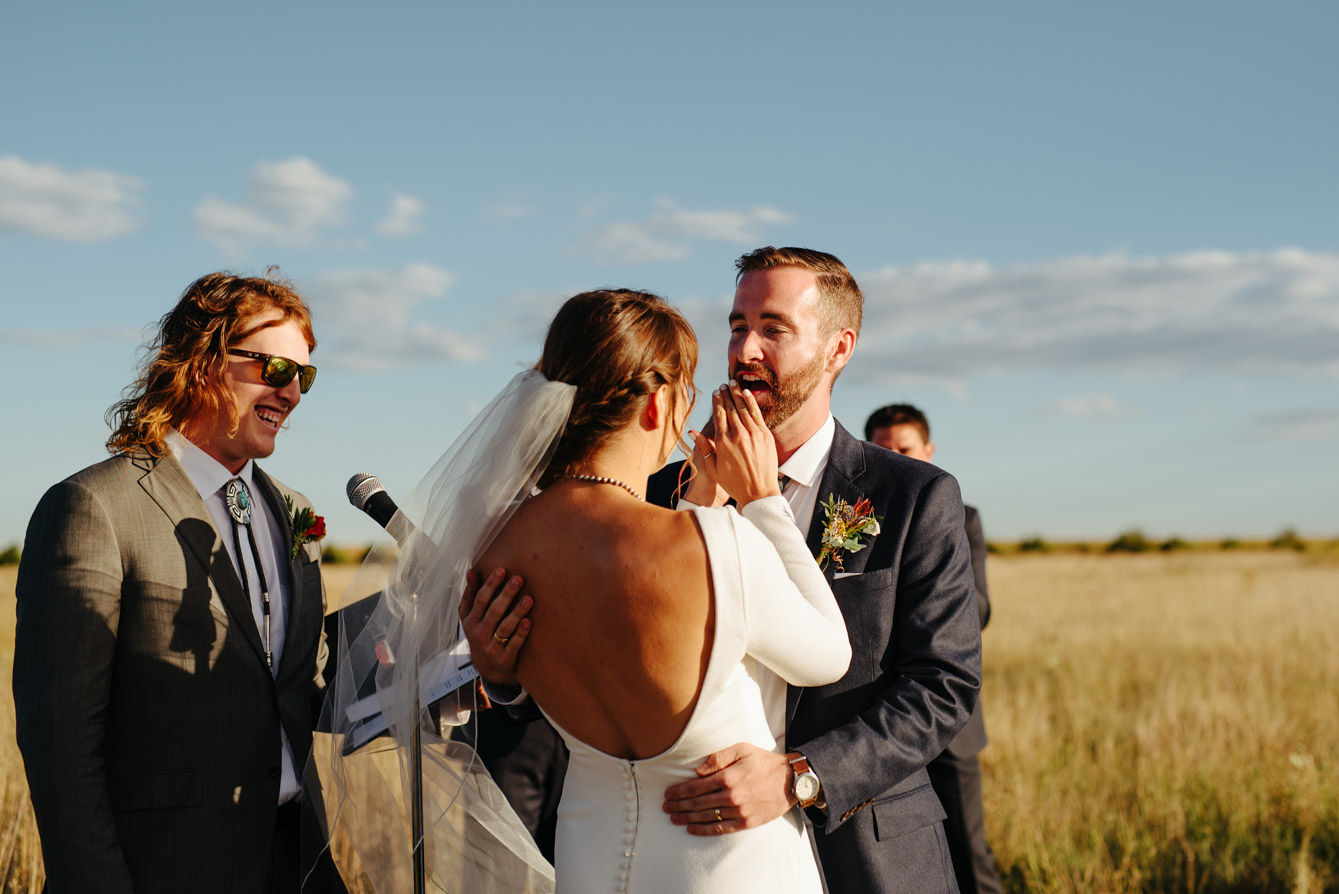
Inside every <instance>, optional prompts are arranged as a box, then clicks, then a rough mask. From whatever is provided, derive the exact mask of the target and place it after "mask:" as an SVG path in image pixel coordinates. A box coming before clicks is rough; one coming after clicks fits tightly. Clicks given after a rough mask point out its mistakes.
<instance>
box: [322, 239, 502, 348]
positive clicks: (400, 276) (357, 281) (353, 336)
mask: <svg viewBox="0 0 1339 894" xmlns="http://www.w3.org/2000/svg"><path fill="white" fill-rule="evenodd" d="M454 279H455V278H454V277H453V276H452V275H451V274H450V273H449V272H448V271H446V270H442V269H441V268H439V267H434V266H433V265H431V264H410V265H408V266H407V267H404V268H401V269H399V270H342V271H336V272H332V273H327V274H325V275H324V276H321V277H319V278H318V279H317V280H316V282H315V284H314V285H313V286H312V288H311V289H310V290H309V295H310V299H311V304H312V315H313V322H314V323H315V325H316V337H317V340H318V341H319V342H320V345H321V348H320V354H321V357H322V358H323V359H322V361H321V362H326V363H329V364H330V365H333V366H343V367H347V368H354V369H366V370H377V371H383V370H389V369H395V368H398V367H400V366H403V365H404V364H406V363H414V362H419V361H436V360H448V361H472V360H478V359H480V358H482V357H483V356H484V354H485V352H484V349H483V347H482V346H481V345H480V344H479V343H478V340H477V339H472V338H470V337H468V336H466V335H462V334H461V333H459V332H456V331H455V330H452V329H446V328H443V327H441V326H437V325H435V324H433V323H431V322H429V321H428V320H426V319H424V318H423V317H422V311H423V309H424V306H425V305H428V304H431V303H433V302H436V301H440V300H442V299H443V298H445V297H446V295H447V293H448V292H449V291H450V289H451V285H452V283H453V282H454Z"/></svg>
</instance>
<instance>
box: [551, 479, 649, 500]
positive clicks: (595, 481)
mask: <svg viewBox="0 0 1339 894" xmlns="http://www.w3.org/2000/svg"><path fill="white" fill-rule="evenodd" d="M563 477H564V478H570V479H571V480H573V481H585V482H587V483H589V484H613V485H615V486H617V487H621V488H623V489H624V490H625V491H627V492H628V493H630V494H632V495H633V496H634V497H636V498H637V499H638V500H641V501H642V502H643V503H645V502H646V498H645V497H643V496H642V495H641V494H639V493H637V492H636V491H635V490H633V489H632V488H631V487H629V486H628V485H626V484H624V483H623V482H622V481H619V480H618V479H617V478H605V477H604V476H603V475H577V474H575V473H573V472H568V473H567V474H566V475H564V476H563Z"/></svg>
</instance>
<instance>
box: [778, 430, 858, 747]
mask: <svg viewBox="0 0 1339 894" xmlns="http://www.w3.org/2000/svg"><path fill="white" fill-rule="evenodd" d="M864 473H865V451H864V448H862V447H861V445H860V442H859V441H857V440H856V439H855V438H853V437H851V435H850V433H849V432H847V431H846V429H844V428H842V424H841V423H840V422H837V423H836V431H835V432H834V433H833V436H832V452H831V453H829V454H828V464H827V466H826V467H824V469H823V476H822V477H821V478H820V479H819V482H818V501H817V503H816V504H815V505H814V517H813V518H812V519H811V520H810V522H809V534H808V536H807V537H805V544H806V545H807V546H808V547H809V552H811V553H813V556H814V558H815V559H817V558H818V553H819V551H820V550H821V549H822V547H823V528H824V517H823V504H824V503H826V502H827V501H828V498H829V497H836V498H837V499H839V500H846V502H848V503H850V504H851V505H853V506H854V505H855V503H856V501H857V500H859V499H860V498H861V496H863V494H861V493H860V492H859V480H860V476H862V475H863V474H864ZM835 573H836V569H835V568H834V567H833V565H832V563H831V562H829V563H828V567H826V568H824V569H823V576H824V577H826V578H827V579H828V584H829V585H831V584H832V578H833V574H835ZM803 692H804V690H803V689H802V688H800V687H796V686H787V687H786V727H787V728H789V727H790V722H791V720H793V719H794V717H795V710H796V708H797V707H798V706H799V702H800V696H801V695H802V694H803Z"/></svg>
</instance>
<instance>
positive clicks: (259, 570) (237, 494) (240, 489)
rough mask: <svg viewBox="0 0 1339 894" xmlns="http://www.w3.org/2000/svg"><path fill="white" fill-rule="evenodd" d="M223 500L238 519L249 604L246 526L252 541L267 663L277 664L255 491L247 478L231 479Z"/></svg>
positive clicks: (237, 544) (236, 534)
mask: <svg viewBox="0 0 1339 894" xmlns="http://www.w3.org/2000/svg"><path fill="white" fill-rule="evenodd" d="M223 502H224V503H225V504H226V505H227V507H228V514H229V515H231V516H232V520H233V521H234V522H236V524H234V525H233V526H232V544H233V548H234V550H235V551H236V553H237V565H238V567H239V569H240V570H241V572H242V573H241V578H242V592H243V593H245V594H246V601H247V604H250V603H251V583H250V580H251V575H249V574H247V573H246V563H245V562H243V561H242V528H246V541H247V543H249V544H251V558H252V560H254V561H255V563H256V576H257V577H259V578H260V610H261V618H262V628H263V633H264V636H265V666H266V667H271V668H272V667H274V657H273V653H271V652H270V587H269V585H268V584H267V583H266V582H265V566H264V565H262V564H261V563H260V550H258V549H257V548H256V533H255V531H253V530H251V492H250V491H249V490H247V489H246V482H244V481H243V480H242V479H240V478H234V479H233V480H231V481H229V482H228V487H227V489H226V490H224V492H223Z"/></svg>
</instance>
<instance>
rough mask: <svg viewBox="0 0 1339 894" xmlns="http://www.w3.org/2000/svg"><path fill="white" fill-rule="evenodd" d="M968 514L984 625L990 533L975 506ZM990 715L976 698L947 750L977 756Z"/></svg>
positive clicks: (987, 620)
mask: <svg viewBox="0 0 1339 894" xmlns="http://www.w3.org/2000/svg"><path fill="white" fill-rule="evenodd" d="M962 509H963V512H964V513H965V514H966V528H967V544H968V546H969V547H970V548H971V551H972V577H973V578H974V579H975V580H976V613H977V616H978V617H979V618H980V619H981V629H982V630H985V629H986V625H987V624H989V623H990V591H989V590H988V589H987V588H986V535H985V532H984V531H983V530H982V528H981V515H980V513H978V512H977V511H976V507H974V506H963V507H962ZM986 741H987V739H986V718H985V715H984V714H983V713H982V711H981V700H980V699H977V700H976V706H975V707H974V708H972V717H971V719H970V720H968V721H967V725H966V726H964V727H963V728H962V732H960V733H958V735H957V737H956V738H954V740H953V741H952V742H950V743H949V746H948V748H947V749H946V751H947V752H948V753H949V754H950V755H951V756H953V757H955V758H960V759H961V758H969V757H976V756H977V755H978V754H980V753H981V751H982V749H984V748H985V747H986Z"/></svg>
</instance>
